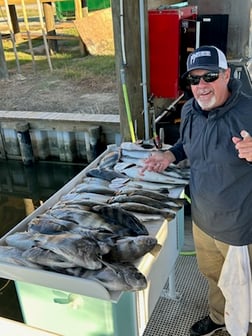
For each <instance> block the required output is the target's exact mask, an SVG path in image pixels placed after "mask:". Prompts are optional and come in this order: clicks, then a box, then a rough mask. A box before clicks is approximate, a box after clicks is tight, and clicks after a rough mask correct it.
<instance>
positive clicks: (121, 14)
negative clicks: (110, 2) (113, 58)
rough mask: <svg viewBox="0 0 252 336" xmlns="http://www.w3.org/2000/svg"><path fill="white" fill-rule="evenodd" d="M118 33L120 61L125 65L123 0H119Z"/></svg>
mask: <svg viewBox="0 0 252 336" xmlns="http://www.w3.org/2000/svg"><path fill="white" fill-rule="evenodd" d="M120 35H121V50H122V62H123V65H126V64H127V60H126V53H125V38H124V37H125V36H124V10H123V0H120Z"/></svg>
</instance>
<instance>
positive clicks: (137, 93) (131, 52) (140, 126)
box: [111, 0, 144, 141]
mask: <svg viewBox="0 0 252 336" xmlns="http://www.w3.org/2000/svg"><path fill="white" fill-rule="evenodd" d="M111 8H112V17H113V30H114V43H115V59H116V74H117V81H118V88H119V90H118V92H119V112H120V122H121V135H122V140H123V141H130V140H131V136H130V126H129V123H128V119H127V113H126V107H125V100H124V95H123V90H122V84H121V80H120V78H121V77H120V72H121V69H122V67H124V70H125V82H126V87H127V92H128V98H129V106H130V111H131V119H132V120H133V123H134V124H137V131H138V134H137V137H138V138H139V139H143V136H144V116H143V93H142V86H141V81H142V72H141V41H140V20H139V1H132V0H124V1H123V16H122V15H120V1H118V0H112V1H111ZM121 18H123V22H124V24H123V31H124V34H122V29H121V28H122V23H121ZM123 44H124V45H123ZM123 49H125V56H126V57H125V58H126V64H123V52H122V50H123Z"/></svg>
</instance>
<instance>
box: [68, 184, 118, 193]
mask: <svg viewBox="0 0 252 336" xmlns="http://www.w3.org/2000/svg"><path fill="white" fill-rule="evenodd" d="M74 191H75V192H76V193H84V192H87V193H96V194H103V195H114V194H115V191H114V190H113V189H110V188H109V187H106V186H103V185H99V184H87V183H80V184H78V185H77V186H76V187H75V189H74Z"/></svg>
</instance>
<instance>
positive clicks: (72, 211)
mask: <svg viewBox="0 0 252 336" xmlns="http://www.w3.org/2000/svg"><path fill="white" fill-rule="evenodd" d="M49 214H50V215H51V216H53V217H56V218H58V219H64V220H68V221H72V222H74V223H75V224H78V225H79V226H81V227H84V228H88V229H93V230H97V229H98V230H103V231H108V232H112V233H114V230H115V229H116V228H115V227H114V226H113V225H111V224H110V223H108V222H106V221H105V220H104V219H103V218H102V217H101V216H100V215H99V214H97V213H95V212H93V211H87V210H86V211H84V210H80V209H77V208H71V207H65V208H58V209H57V208H56V209H51V210H50V211H49Z"/></svg>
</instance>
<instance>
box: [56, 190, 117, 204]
mask: <svg viewBox="0 0 252 336" xmlns="http://www.w3.org/2000/svg"><path fill="white" fill-rule="evenodd" d="M110 197H111V195H103V194H97V193H93V192H91V193H89V192H83V193H68V194H65V195H64V196H62V197H61V199H60V200H61V201H62V202H80V203H81V201H82V200H95V201H97V202H100V203H102V202H103V203H106V202H107V201H108V199H109V198H110Z"/></svg>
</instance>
